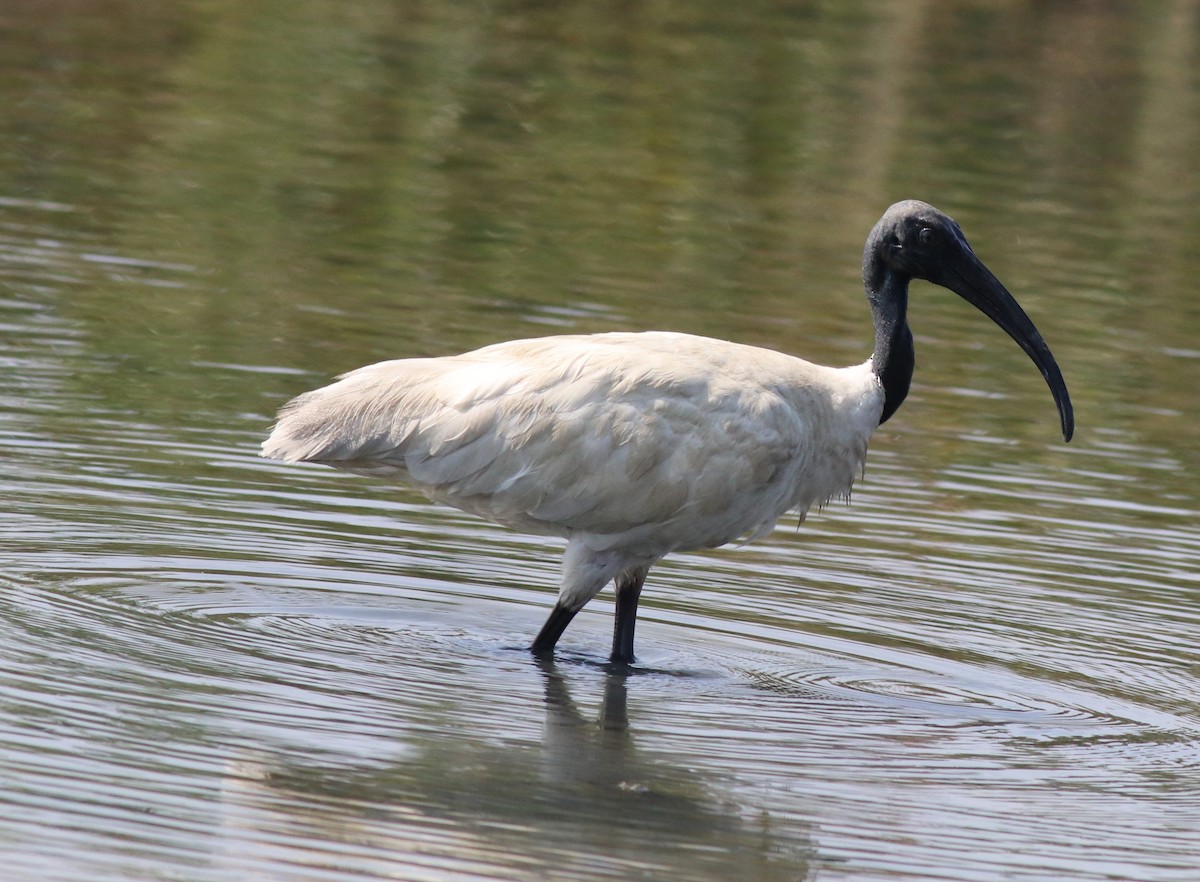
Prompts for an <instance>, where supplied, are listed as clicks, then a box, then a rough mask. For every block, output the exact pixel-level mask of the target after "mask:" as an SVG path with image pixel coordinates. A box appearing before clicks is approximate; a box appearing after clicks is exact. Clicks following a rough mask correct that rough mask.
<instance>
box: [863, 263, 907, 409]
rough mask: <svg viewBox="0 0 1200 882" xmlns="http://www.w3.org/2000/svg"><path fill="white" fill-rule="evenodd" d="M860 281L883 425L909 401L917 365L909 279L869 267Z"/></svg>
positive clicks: (888, 271)
mask: <svg viewBox="0 0 1200 882" xmlns="http://www.w3.org/2000/svg"><path fill="white" fill-rule="evenodd" d="M863 280H864V282H865V283H866V288H867V300H868V301H869V302H870V304H871V317H872V319H873V320H874V322H875V351H874V353H872V355H871V367H872V369H873V370H874V371H875V376H877V377H878V378H879V382H880V384H881V385H882V386H883V413H882V414H881V415H880V417H879V422H880V424H881V425H882V424H883V423H886V422H887V421H888V419H889V418H890V417H891V415H892V414H894V413H895V412H896V411H897V409H899V407H900V405H901V404H902V403H903V402H904V399H905V398H906V397H908V388H909V385H910V384H911V383H912V375H913V367H914V366H915V365H916V353H915V351H914V350H913V337H912V331H910V330H909V328H908V282H909V279H908V277H907V276H902V275H899V274H897V273H896V272H894V271H891V270H887V269H884V268H882V267H872V266H868V267H867V268H866V271H865V272H864V273H863Z"/></svg>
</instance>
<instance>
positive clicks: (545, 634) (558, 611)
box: [530, 603, 579, 656]
mask: <svg viewBox="0 0 1200 882" xmlns="http://www.w3.org/2000/svg"><path fill="white" fill-rule="evenodd" d="M577 612H579V610H577V609H567V608H566V607H565V606H562V605H560V604H557V603H556V604H555V605H554V609H552V610H550V617H549V618H548V619H546V624H544V625H542V630H540V631H538V635H537V637H535V638H534V640H533V646H531V647H530V650H531V651H532V652H533V654H534V655H540V656H548V655H551V654H552V653H553V652H554V644H555V643H557V642H558V638H559V637H561V636H562V633H563V631H565V630H567V625H569V624H571V619H573V618H575V613H577Z"/></svg>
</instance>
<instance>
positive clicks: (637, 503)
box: [263, 332, 883, 608]
mask: <svg viewBox="0 0 1200 882" xmlns="http://www.w3.org/2000/svg"><path fill="white" fill-rule="evenodd" d="M882 407H883V396H882V390H881V387H880V383H879V380H878V378H877V377H876V376H875V374H874V372H873V371H872V370H871V368H870V363H869V362H868V363H866V364H863V365H859V366H856V367H852V368H827V367H821V366H819V365H814V364H810V363H808V362H806V361H802V360H801V359H798V358H793V357H791V356H787V355H783V354H781V353H779V352H774V351H771V350H767V349H761V348H757V347H753V346H744V345H740V344H737V343H728V342H724V341H721V340H713V339H708V338H704V337H695V336H690V335H687V334H675V333H666V332H647V333H610V334H595V335H591V336H562V337H544V338H539V339H532V340H517V341H512V342H508V343H498V344H496V345H493V346H487V347H485V348H483V349H479V350H477V351H475V352H469V353H466V354H464V355H457V356H451V357H443V358H414V359H401V360H396V361H385V362H381V363H379V364H374V365H370V366H368V367H363V368H359V369H358V370H356V371H352V372H351V373H348V374H346V375H344V376H343V377H341V378H340V379H339V380H338V381H337V382H336V383H334V384H332V385H330V386H326V387H325V388H323V389H318V390H316V391H314V392H308V393H306V394H304V395H301V396H300V397H298V398H296V399H295V400H294V401H292V402H291V403H290V404H289V405H287V406H286V407H285V408H284V409H283V411H282V412H281V413H280V418H279V423H278V427H277V428H276V430H275V432H274V433H273V434H272V435H271V437H270V438H269V439H268V440H267V441H266V442H265V443H264V445H263V454H264V455H265V456H268V457H272V458H275V459H281V460H284V461H287V462H299V461H307V462H317V463H324V464H326V465H332V466H336V467H338V468H340V469H345V470H347V471H352V472H358V473H360V474H366V475H373V476H376V477H384V478H394V479H397V480H400V481H402V482H404V483H407V484H411V485H413V486H416V487H419V488H420V489H421V490H422V491H424V492H425V493H426V494H427V495H428V496H429V497H430V498H432V499H434V500H436V501H438V502H444V503H447V504H449V505H453V506H455V507H457V508H460V509H463V510H465V511H469V512H473V513H475V514H478V515H481V516H483V517H485V518H488V519H489V520H492V521H496V522H498V523H501V524H505V525H507V526H511V527H515V528H517V529H520V530H525V531H529V532H535V533H544V534H551V535H557V536H563V537H565V538H566V539H567V540H568V542H569V551H568V553H567V555H566V558H565V561H564V568H563V574H562V585H561V592H560V601H562V602H564V603H565V604H566V605H568V606H571V607H576V608H577V607H581V606H583V605H584V604H585V603H587V601H589V600H591V599H592V597H594V596H595V595H596V594H597V593H598V592H599V591H600V590H601V589H602V588H603V587H604V586H605V585H606V584H607V583H608V582H609V581H611V580H612V579H614V578H615V577H616V576H617V575H618V574H620V573H622V572H625V571H627V570H630V569H632V568H636V567H640V566H649V565H651V564H653V563H654V562H655V561H657V560H658V559H660V558H662V557H663V556H665V555H666V554H669V553H670V552H672V551H681V550H690V549H697V548H714V547H716V546H718V545H724V544H725V543H727V542H732V541H734V540H735V539H739V538H744V539H748V540H749V539H755V538H758V537H759V536H761V535H763V534H764V533H766V532H767V531H768V530H770V529H771V527H772V526H774V524H775V522H776V521H777V520H778V519H779V517H780V516H781V515H783V514H784V513H785V512H788V511H792V510H795V511H798V512H799V513H800V514H803V513H804V512H806V511H808V509H809V508H810V507H812V506H813V505H820V504H822V503H824V502H826V501H828V500H830V499H832V498H834V497H837V496H839V495H844V494H846V493H847V492H848V491H849V489H850V486H851V484H852V483H853V482H854V479H855V477H856V476H857V475H858V473H859V472H860V471H861V469H862V466H863V462H864V460H865V458H866V452H867V442H868V440H869V439H870V437H871V433H872V431H873V430H874V428H875V426H876V425H878V423H879V415H880V411H881V409H882Z"/></svg>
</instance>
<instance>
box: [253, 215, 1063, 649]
mask: <svg viewBox="0 0 1200 882" xmlns="http://www.w3.org/2000/svg"><path fill="white" fill-rule="evenodd" d="M863 274H864V282H865V285H866V289H867V296H868V300H869V302H870V304H871V308H872V316H873V320H874V324H875V332H876V343H875V351H874V353H873V355H872V357H871V359H869V360H868V361H866V362H865V363H863V364H861V365H857V366H855V367H849V368H830V367H822V366H819V365H815V364H811V363H809V362H807V361H803V360H802V359H799V358H795V357H792V356H789V355H784V354H782V353H779V352H775V351H772V350H768V349H762V348H758V347H753V346H745V345H741V344H737V343H730V342H725V341H721V340H713V339H708V338H705V337H696V336H690V335H687V334H678V333H668V332H644V333H609V334H595V335H578V336H556V337H543V338H539V339H532V340H517V341H513V342H508V343H498V344H495V345H493V346H487V347H484V348H483V349H479V350H476V351H474V352H468V353H466V354H463V355H456V356H449V357H442V358H413V359H402V360H395V361H384V362H380V363H379V364H374V365H370V366H368V367H363V368H359V369H358V370H355V371H352V372H350V373H348V374H345V375H344V376H342V377H341V378H339V379H338V380H337V381H336V382H335V383H333V384H332V385H329V386H326V387H324V388H322V389H317V390H315V391H313V392H308V393H305V394H303V395H300V396H299V397H297V398H296V399H294V400H293V401H291V402H290V403H288V404H287V405H285V406H284V408H283V409H282V410H281V411H280V414H279V420H278V422H277V423H276V426H275V428H274V430H273V432H272V433H271V435H270V437H269V438H268V439H267V440H266V441H265V442H264V443H263V455H264V456H267V457H271V458H274V459H281V460H284V461H286V462H300V461H305V462H316V463H323V464H325V465H330V466H334V467H337V468H340V469H344V470H347V471H352V472H358V473H360V474H365V475H373V476H377V477H382V478H389V479H394V480H397V481H400V482H403V483H406V484H409V485H412V486H415V487H417V488H419V489H421V490H422V491H424V492H425V493H426V494H427V495H428V496H429V497H431V498H432V499H434V500H437V501H439V502H444V503H447V504H449V505H453V506H455V507H457V508H460V509H463V510H465V511H469V512H473V513H475V514H478V515H481V516H483V517H485V518H488V519H490V520H492V521H496V522H498V523H501V524H506V525H508V526H512V527H515V528H518V529H521V530H526V531H530V532H536V533H543V534H551V535H557V536H562V537H564V538H566V540H567V549H566V553H565V555H564V558H563V566H562V578H561V583H560V587H559V595H558V601H557V603H556V605H555V607H554V610H553V611H552V612H551V615H550V618H549V619H548V620H547V622H546V624H545V625H544V626H543V628H542V630H541V632H540V633H539V635H538V637H537V639H536V640H535V641H534V644H533V649H534V651H535V652H537V653H547V652H550V651H552V650H553V648H554V646H555V643H556V642H557V640H558V638H559V636H560V635H561V634H562V632H563V630H564V629H565V628H566V626H567V624H568V623H569V622H570V621H571V618H572V617H573V616H574V615H575V614H576V613H577V612H578V611H579V610H580V609H581V608H582V607H583V606H584V605H585V604H586V603H587V602H588V601H589V600H591V599H592V598H593V597H595V596H596V594H597V593H599V592H600V590H601V589H602V588H604V586H605V585H607V584H608V583H609V582H612V581H614V580H615V582H616V591H617V611H616V619H615V627H614V636H613V650H612V658H613V659H614V661H618V662H628V661H631V660H632V658H633V633H634V625H635V621H636V616H637V603H638V597H639V595H640V593H641V588H642V583H643V581H644V579H645V576H646V573H647V572H648V571H649V569H650V567H651V566H652V565H653V564H654V563H655V562H656V561H658V560H659V559H661V558H662V557H663V556H665V555H667V554H669V553H671V552H673V551H680V550H690V549H699V548H713V547H716V546H719V545H723V544H725V543H728V542H732V541H734V540H737V539H747V540H749V539H754V538H757V537H759V536H761V535H763V534H764V533H766V532H767V531H769V530H770V529H771V528H772V527H773V526H774V524H775V523H776V521H777V520H778V519H779V518H780V517H781V516H782V515H783V514H784V513H786V512H788V511H796V512H798V513H799V514H800V515H801V516H803V515H804V514H805V512H807V511H808V510H809V509H810V508H811V507H812V506H814V505H821V504H823V503H825V502H827V501H829V500H830V499H833V498H836V497H838V496H841V495H845V494H848V493H849V490H850V487H851V485H852V484H853V482H854V480H855V478H856V477H857V476H858V475H859V474H860V473H861V471H862V468H863V464H864V461H865V458H866V452H867V443H868V441H869V440H870V438H871V435H872V433H873V431H874V429H875V427H876V426H878V425H879V424H880V423H881V422H883V421H885V420H886V419H887V418H888V417H890V416H891V414H892V413H893V412H894V411H895V409H896V408H897V407H898V406H899V404H900V402H901V401H903V399H904V397H905V395H906V394H907V392H908V388H909V381H910V378H911V376H912V368H913V353H912V335H911V332H910V331H909V329H908V324H907V320H906V307H907V297H908V282H909V280H910V279H912V278H925V279H929V280H930V281H934V282H936V283H938V284H943V285H945V286H946V287H949V288H951V289H953V290H955V291H956V292H958V293H959V294H960V295H962V296H963V297H964V298H965V299H967V300H969V301H970V302H972V303H973V304H975V305H976V306H977V307H978V308H979V309H981V310H982V311H983V312H985V313H986V314H987V315H989V317H991V318H992V319H993V320H994V321H996V322H997V324H999V325H1000V326H1001V327H1002V328H1004V330H1006V331H1007V332H1008V333H1009V334H1010V336H1012V337H1013V338H1014V339H1015V340H1017V342H1018V343H1020V344H1021V346H1022V347H1023V348H1025V350H1026V352H1027V353H1029V354H1030V357H1031V358H1033V360H1034V362H1035V363H1036V364H1037V365H1038V366H1039V368H1041V370H1042V373H1043V376H1045V378H1046V380H1047V382H1048V383H1049V384H1050V387H1051V390H1052V392H1053V393H1054V396H1055V401H1056V403H1057V404H1058V406H1059V411H1060V415H1061V416H1062V422H1063V434H1064V438H1067V439H1069V437H1070V432H1071V428H1072V426H1073V417H1072V415H1071V407H1070V400H1069V398H1068V396H1067V392H1066V386H1065V384H1064V383H1063V381H1062V377H1061V374H1060V372H1059V370H1058V366H1057V364H1056V363H1055V362H1054V359H1053V356H1052V355H1050V352H1049V349H1048V348H1047V347H1046V345H1045V343H1044V341H1043V340H1042V339H1041V336H1040V334H1038V332H1037V330H1036V328H1034V326H1033V324H1032V322H1030V321H1029V319H1028V317H1027V316H1026V315H1025V313H1024V312H1023V311H1022V310H1021V308H1020V306H1018V305H1017V303H1016V301H1015V300H1014V299H1013V298H1012V296H1011V295H1010V294H1009V293H1008V292H1007V291H1006V290H1005V289H1004V287H1003V286H1002V285H1001V284H1000V283H999V282H998V281H997V280H996V279H995V277H994V276H992V275H991V273H990V272H989V271H988V270H987V268H986V267H984V266H983V264H982V263H981V262H980V261H979V260H978V258H976V257H975V255H974V253H973V252H972V251H971V249H970V246H969V245H967V243H966V240H965V238H963V237H962V232H961V230H959V229H958V225H957V224H955V223H954V222H953V220H951V219H950V218H948V217H946V216H945V215H944V214H942V213H941V212H939V211H938V210H937V209H935V208H933V207H932V206H929V205H927V204H925V203H922V202H905V203H897V205H894V206H892V207H891V208H890V209H888V212H886V213H885V214H884V216H883V218H881V220H880V221H879V223H878V224H876V226H875V229H873V230H872V232H871V236H870V237H869V238H868V240H867V246H866V249H865V251H864V263H863Z"/></svg>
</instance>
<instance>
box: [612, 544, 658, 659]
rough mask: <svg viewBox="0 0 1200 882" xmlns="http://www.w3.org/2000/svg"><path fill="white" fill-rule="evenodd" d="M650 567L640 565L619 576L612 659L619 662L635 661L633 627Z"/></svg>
mask: <svg viewBox="0 0 1200 882" xmlns="http://www.w3.org/2000/svg"><path fill="white" fill-rule="evenodd" d="M649 571H650V568H649V567H639V568H637V569H636V570H630V571H629V572H627V573H622V574H621V575H619V576H617V608H616V615H615V617H614V618H613V643H612V656H611V660H612V661H613V662H615V663H617V664H630V663H632V662H633V629H634V628H635V627H636V626H637V608H638V598H639V597H641V596H642V584H643V583H644V582H645V581H646V573H648V572H649Z"/></svg>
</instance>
